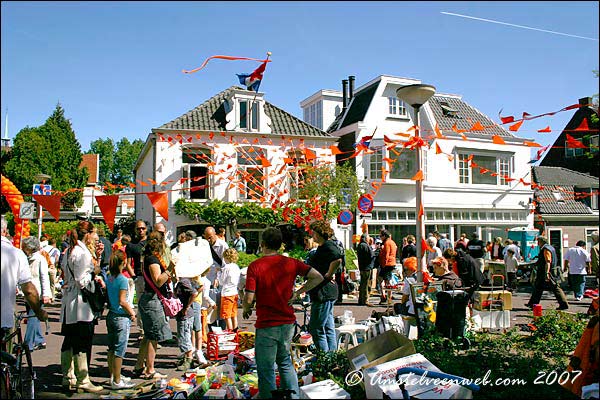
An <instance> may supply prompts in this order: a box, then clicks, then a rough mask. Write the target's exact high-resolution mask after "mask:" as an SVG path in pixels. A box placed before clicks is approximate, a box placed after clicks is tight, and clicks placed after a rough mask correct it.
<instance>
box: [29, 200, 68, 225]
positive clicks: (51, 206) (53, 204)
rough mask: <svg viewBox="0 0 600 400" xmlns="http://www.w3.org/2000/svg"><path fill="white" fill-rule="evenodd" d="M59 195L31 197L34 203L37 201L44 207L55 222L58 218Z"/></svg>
mask: <svg viewBox="0 0 600 400" xmlns="http://www.w3.org/2000/svg"><path fill="white" fill-rule="evenodd" d="M61 197H62V196H61V195H58V194H53V195H49V196H40V195H33V198H34V199H35V201H37V202H38V203H39V204H40V205H41V206H42V207H44V208H45V209H46V210H48V212H49V213H50V215H52V216H53V217H54V219H55V220H56V222H58V220H59V218H60V199H61Z"/></svg>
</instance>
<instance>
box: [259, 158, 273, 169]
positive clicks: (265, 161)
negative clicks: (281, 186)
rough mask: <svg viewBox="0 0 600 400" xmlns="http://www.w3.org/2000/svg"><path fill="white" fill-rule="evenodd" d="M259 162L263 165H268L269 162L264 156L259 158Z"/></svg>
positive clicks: (269, 164)
mask: <svg viewBox="0 0 600 400" xmlns="http://www.w3.org/2000/svg"><path fill="white" fill-rule="evenodd" d="M260 163H261V165H262V166H263V167H265V168H266V167H270V166H271V163H270V162H269V160H267V159H266V158H265V157H261V158H260Z"/></svg>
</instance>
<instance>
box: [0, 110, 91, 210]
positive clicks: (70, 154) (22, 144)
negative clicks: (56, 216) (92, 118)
mask: <svg viewBox="0 0 600 400" xmlns="http://www.w3.org/2000/svg"><path fill="white" fill-rule="evenodd" d="M81 161H82V156H81V145H80V144H79V142H78V141H77V138H76V137H75V132H74V131H73V128H72V127H71V122H70V121H69V120H68V119H66V118H65V112H64V110H63V108H62V107H61V106H60V104H58V105H57V106H56V109H55V110H54V112H53V113H52V115H50V117H48V119H47V120H46V122H45V123H44V125H42V126H39V127H34V128H31V127H25V128H23V129H21V131H19V133H17V135H16V136H15V139H14V142H13V148H12V156H11V159H10V160H9V161H8V163H7V165H6V169H5V170H6V174H7V177H8V178H9V179H10V180H11V181H13V182H14V184H15V185H16V186H17V187H18V188H19V190H20V191H21V193H31V191H32V186H33V184H35V183H38V182H37V179H36V178H35V176H36V175H37V174H46V175H50V177H51V181H50V183H51V184H52V189H53V190H55V191H59V192H64V195H63V197H62V200H61V202H62V206H63V207H64V208H67V209H73V208H75V206H77V205H78V204H81V201H82V194H83V193H82V191H80V190H70V189H81V188H83V187H84V186H85V184H86V181H87V178H88V176H89V173H88V171H87V170H86V169H84V168H80V167H79V166H80V165H81Z"/></svg>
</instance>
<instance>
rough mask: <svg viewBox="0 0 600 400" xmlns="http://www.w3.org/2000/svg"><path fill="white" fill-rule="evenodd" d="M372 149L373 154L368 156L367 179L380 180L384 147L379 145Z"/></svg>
mask: <svg viewBox="0 0 600 400" xmlns="http://www.w3.org/2000/svg"><path fill="white" fill-rule="evenodd" d="M371 145H372V142H371ZM374 147H375V149H374V150H373V153H372V154H369V179H371V180H381V168H382V167H383V152H384V147H383V146H381V145H377V146H374Z"/></svg>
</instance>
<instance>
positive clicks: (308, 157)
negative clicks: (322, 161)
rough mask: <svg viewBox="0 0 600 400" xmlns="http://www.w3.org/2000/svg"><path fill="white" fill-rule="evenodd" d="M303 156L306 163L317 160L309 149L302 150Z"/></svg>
mask: <svg viewBox="0 0 600 400" xmlns="http://www.w3.org/2000/svg"><path fill="white" fill-rule="evenodd" d="M304 156H305V157H306V161H309V162H310V161H312V160H314V159H315V158H317V155H316V154H315V152H314V151H312V150H311V149H304Z"/></svg>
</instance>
